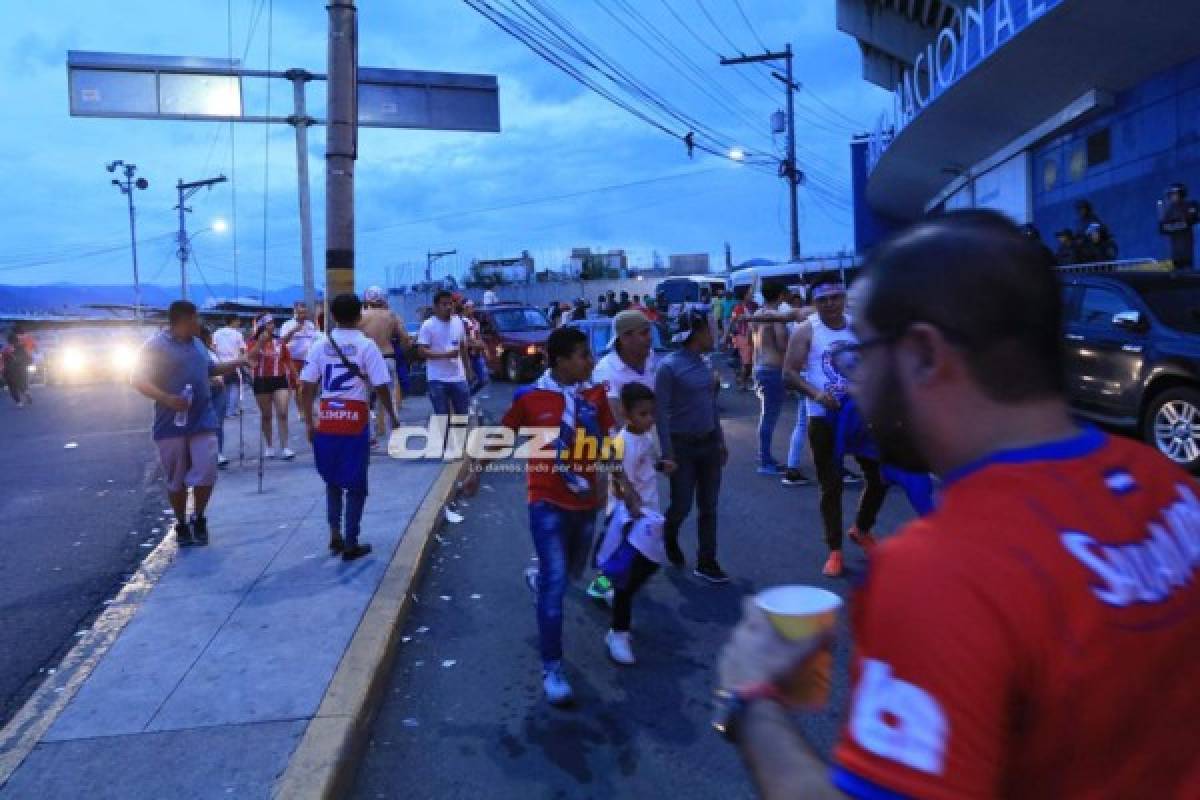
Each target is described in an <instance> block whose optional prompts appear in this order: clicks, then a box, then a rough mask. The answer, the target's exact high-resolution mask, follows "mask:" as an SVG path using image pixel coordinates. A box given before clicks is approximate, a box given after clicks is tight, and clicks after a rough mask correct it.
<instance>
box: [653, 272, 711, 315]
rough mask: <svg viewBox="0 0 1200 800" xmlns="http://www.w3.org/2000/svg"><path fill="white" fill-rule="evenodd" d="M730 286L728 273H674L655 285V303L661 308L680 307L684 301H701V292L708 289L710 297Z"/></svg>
mask: <svg viewBox="0 0 1200 800" xmlns="http://www.w3.org/2000/svg"><path fill="white" fill-rule="evenodd" d="M727 286H728V276H726V275H719V274H715V275H672V276H671V277H669V278H663V279H662V280H661V281H659V282H658V286H656V287H654V298H655V305H656V306H657V307H658V308H659V310H664V309H670V308H674V307H680V306H682V305H683V304H684V303H698V302H700V292H701V291H702V290H704V289H707V290H708V296H709V297H710V298H712V297H716V296H717V289H725V288H726V287H727Z"/></svg>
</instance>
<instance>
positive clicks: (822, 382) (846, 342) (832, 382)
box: [804, 315, 858, 417]
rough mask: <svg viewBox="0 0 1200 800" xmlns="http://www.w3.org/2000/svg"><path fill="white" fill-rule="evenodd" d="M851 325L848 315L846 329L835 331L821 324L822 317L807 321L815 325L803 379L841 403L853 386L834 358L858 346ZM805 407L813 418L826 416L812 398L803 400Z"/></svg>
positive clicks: (814, 316) (823, 409)
mask: <svg viewBox="0 0 1200 800" xmlns="http://www.w3.org/2000/svg"><path fill="white" fill-rule="evenodd" d="M850 321H851V320H850V316H849V315H846V325H845V327H844V328H840V329H838V330H834V329H833V328H830V327H829V326H828V325H826V324H825V323H823V322H821V318H820V317H819V316H816V315H813V316H812V317H810V318H809V320H808V322H809V324H810V325H812V345H811V346H810V347H809V350H808V364H807V365H806V366H805V370H804V379H805V380H806V381H808V382H809V383H811V384H812V385H813V386H816V387H817V388H818V389H820V390H821V391H823V392H828V393H829V394H831V395H833V396H834V397H836V398H838V399H839V400H840V399H841V398H843V397H845V396H846V395H847V394H848V393H849V391H850V383H849V381H848V380H847V379H846V376H845V375H843V374H842V373H841V372H839V371H838V368H837V366H836V359H835V356H836V355H837V352H838V351H839V350H843V349H845V348H846V347H849V346H851V345H853V344H857V343H858V337H857V336H855V335H854V331H852V330H851V329H850ZM804 406H805V408H806V409H807V410H808V416H810V417H823V416H825V413H826V412H825V406H823V405H821V404H820V403H818V402H817V401H816V400H813V399H812V398H811V397H806V398H804Z"/></svg>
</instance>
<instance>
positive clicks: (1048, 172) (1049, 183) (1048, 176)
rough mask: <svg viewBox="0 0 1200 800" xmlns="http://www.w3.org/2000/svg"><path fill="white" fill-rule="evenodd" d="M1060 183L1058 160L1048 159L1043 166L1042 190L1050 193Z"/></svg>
mask: <svg viewBox="0 0 1200 800" xmlns="http://www.w3.org/2000/svg"><path fill="white" fill-rule="evenodd" d="M1057 183H1058V159H1056V158H1047V159H1046V161H1045V162H1044V163H1043V164H1042V190H1043V191H1046V192H1048V191H1050V190H1051V189H1053V188H1054V187H1055V185H1056V184H1057Z"/></svg>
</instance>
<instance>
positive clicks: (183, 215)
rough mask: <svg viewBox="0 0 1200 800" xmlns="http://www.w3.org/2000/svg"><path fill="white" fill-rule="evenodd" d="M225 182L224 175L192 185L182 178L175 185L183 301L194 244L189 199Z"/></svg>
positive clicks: (195, 182)
mask: <svg viewBox="0 0 1200 800" xmlns="http://www.w3.org/2000/svg"><path fill="white" fill-rule="evenodd" d="M225 180H226V179H225V176H224V175H218V176H217V177H215V178H206V179H205V180H202V181H192V182H191V183H184V182H183V179H182V178H180V179H179V182H178V183H176V184H175V191H177V192H179V205H177V206H175V208H177V209H179V234H178V237H179V299H181V300H187V292H188V290H187V287H188V284H187V262H188V256H189V255H191V247H192V242H191V240H190V239H189V238H188V234H187V212H189V211H191V209H190V208H188V207H187V201H188V198H189V197H191V196H192V195H194V194H195V193H196V192H198V191H200V190H201V189H206V188H208V189H211V188H212V186H213V185H214V184H217V183H224V182H225Z"/></svg>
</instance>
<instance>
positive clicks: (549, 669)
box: [542, 664, 575, 706]
mask: <svg viewBox="0 0 1200 800" xmlns="http://www.w3.org/2000/svg"><path fill="white" fill-rule="evenodd" d="M542 691H544V692H545V693H546V700H548V701H549V702H550V705H552V706H565V705H569V704H570V703H571V702H572V701H573V700H574V699H575V693H574V692H572V691H571V684H569V683H567V677H566V676H565V675H563V669H562V664H553V665H550V666H546V667H543V668H542Z"/></svg>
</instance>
